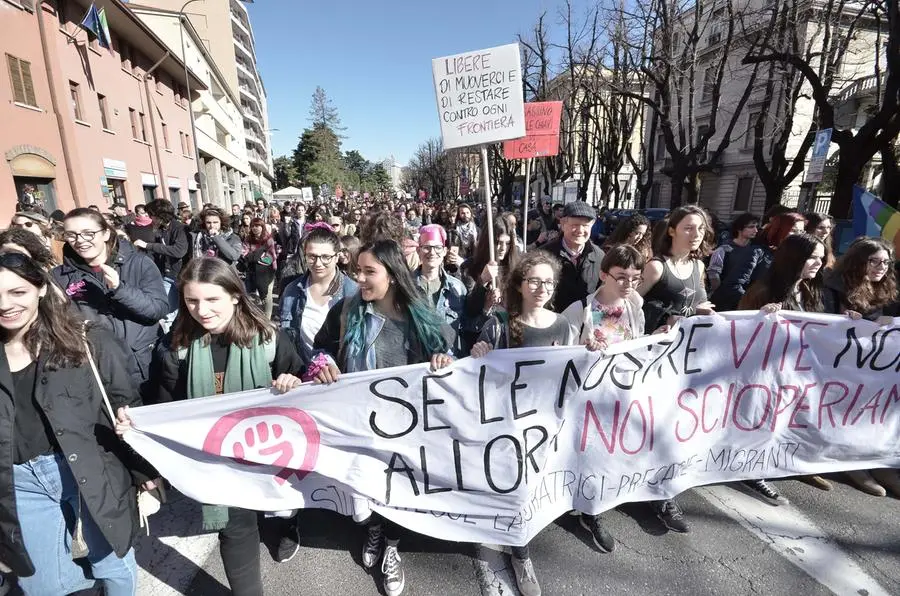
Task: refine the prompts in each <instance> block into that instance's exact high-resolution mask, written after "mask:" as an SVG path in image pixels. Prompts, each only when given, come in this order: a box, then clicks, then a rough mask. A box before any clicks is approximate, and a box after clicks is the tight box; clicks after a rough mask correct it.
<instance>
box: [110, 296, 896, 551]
mask: <svg viewBox="0 0 900 596" xmlns="http://www.w3.org/2000/svg"><path fill="white" fill-rule="evenodd" d="M894 323H895V324H894V325H889V326H878V325H876V324H875V323H872V322H868V321H850V320H849V319H847V318H845V317H837V316H830V315H814V314H801V313H792V312H791V313H788V312H784V313H780V314H779V315H777V316H776V315H770V316H762V315H759V314H756V313H729V315H727V317H722V316H710V317H693V318H691V319H687V320H684V321H682V322H681V324H680V325H679V326H677V327H676V328H675V329H673V330H672V331H670V332H669V333H668V334H665V335H654V336H648V337H644V338H640V339H637V340H633V341H629V342H624V343H621V344H617V345H615V346H612V347H611V348H610V349H609V350H608V351H607V352H606V353H604V354H600V353H591V352H588V351H587V350H586V349H585V348H583V347H554V348H524V349H516V350H497V351H495V352H492V353H490V354H488V355H487V356H486V357H484V358H482V359H473V358H466V359H463V360H460V361H458V362H455V363H454V364H453V365H451V366H450V367H449V368H446V369H443V370H440V371H436V372H432V371H430V370H429V368H428V365H425V364H422V365H412V366H405V367H399V368H392V369H383V370H374V371H369V372H363V373H356V374H349V375H344V376H342V377H341V378H340V379H339V380H338V382H336V383H334V384H332V385H329V386H323V385H308V384H307V385H303V386H301V387H299V388H297V389H295V390H293V391H291V392H289V393H285V394H281V395H277V394H274V393H273V392H272V391H270V390H267V389H261V390H256V391H247V392H243V393H237V394H231V395H225V396H216V397H208V398H203V399H194V400H189V401H180V402H174V403H169V404H160V405H154V406H146V407H142V408H136V409H133V410H132V411H131V415H132V418H133V421H134V429H133V430H132V431H129V432H128V433H127V434H126V437H125V438H126V440H127V441H128V443H129V444H130V445H131V446H132V447H134V449H136V450H137V451H138V452H139V453H140V454H141V455H143V456H144V457H145V458H147V459H148V460H149V461H150V462H151V463H153V464H154V465H155V466H156V467H157V469H158V470H159V471H160V473H161V474H162V475H163V477H165V478H167V479H168V480H169V481H170V482H171V483H172V484H173V485H174V486H175V487H176V488H177V489H178V490H180V491H181V492H183V493H184V494H186V495H188V496H189V497H191V498H193V499H196V500H197V501H200V502H203V503H210V504H219V505H228V506H233V507H243V508H247V509H256V510H260V511H280V510H285V509H293V508H302V507H317V508H326V509H331V510H333V511H336V512H338V513H340V514H343V515H350V516H353V517H354V518H355V519H357V520H363V519H365V518H366V517H368V516H369V514H370V513H371V511H373V510H374V511H377V512H378V513H380V514H381V515H383V516H384V517H386V518H388V519H391V520H393V521H395V522H396V523H398V524H401V525H403V526H405V527H407V528H410V529H413V530H415V531H417V532H421V533H424V534H428V535H431V536H434V537H437V538H442V539H447V540H456V541H470V542H486V543H495V544H508V545H522V544H525V543H527V542H528V541H529V540H530V539H531V538H532V537H533V536H535V535H536V534H537V533H538V532H540V531H541V529H542V528H543V527H545V526H546V525H548V524H549V523H551V522H552V521H553V520H554V519H555V518H557V517H558V516H560V515H562V514H563V513H565V512H567V511H570V510H573V509H574V510H578V511H582V512H585V513H600V512H602V511H605V510H607V509H610V508H612V507H615V506H616V505H619V504H621V503H624V502H630V501H649V500H657V499H663V498H667V497H672V496H675V495H677V494H679V493H681V492H682V491H684V490H687V489H689V488H691V487H694V486H699V485H705V484H710V483H717V482H729V481H735V480H742V479H751V478H777V477H783V476H792V475H797V474H821V473H828V472H836V471H842V470H851V469H862V468H876V467H900V374H898V373H900V326H898V325H897V323H900V320H895V321H894Z"/></svg>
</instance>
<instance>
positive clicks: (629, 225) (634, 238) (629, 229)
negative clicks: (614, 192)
mask: <svg viewBox="0 0 900 596" xmlns="http://www.w3.org/2000/svg"><path fill="white" fill-rule="evenodd" d="M620 244H627V245H629V246H633V247H634V248H636V249H637V250H638V252H640V253H641V254H642V255H643V256H644V260H645V261H649V260H650V259H651V258H652V257H653V249H652V248H651V246H650V220H649V219H647V218H646V217H644V216H643V215H641V214H640V213H637V214H635V215H632V216H631V217H628V218H626V219H623V220H622V221H620V222H619V224H618V225H617V226H616V229H615V230H613V233H612V234H610V235H609V237H608V238H607V239H606V242H604V243H603V247H602V248H603V250H604V252H605V251H608V250H609V249H611V248H613V247H614V246H619V245H620Z"/></svg>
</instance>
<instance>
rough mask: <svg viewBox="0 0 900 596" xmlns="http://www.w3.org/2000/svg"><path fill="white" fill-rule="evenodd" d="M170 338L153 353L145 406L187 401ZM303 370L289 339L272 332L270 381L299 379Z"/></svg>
mask: <svg viewBox="0 0 900 596" xmlns="http://www.w3.org/2000/svg"><path fill="white" fill-rule="evenodd" d="M171 338H172V334H171V333H169V334H167V335H166V336H165V337H163V338H162V339H161V340H159V343H158V344H157V345H156V349H155V350H154V351H153V384H152V387H151V389H150V391H149V393H148V394H147V402H148V403H153V404H157V403H167V402H171V401H180V400H182V399H187V381H188V360H187V358H184V359H179V357H178V351H177V350H173V349H172V346H171V343H170V342H171ZM305 369H306V364H305V363H304V362H303V359H302V358H300V355H299V354H297V350H296V348H295V347H294V342H293V340H292V339H291V337H290V336H289V335H288V334H287V333H286V332H285V331H283V330H278V331H276V336H275V359H274V360H273V361H272V378H273V379H277V378H278V375H280V374H290V375H294V376H295V377H299V376H301V375H302V374H303V373H304V372H305ZM260 389H261V387H260Z"/></svg>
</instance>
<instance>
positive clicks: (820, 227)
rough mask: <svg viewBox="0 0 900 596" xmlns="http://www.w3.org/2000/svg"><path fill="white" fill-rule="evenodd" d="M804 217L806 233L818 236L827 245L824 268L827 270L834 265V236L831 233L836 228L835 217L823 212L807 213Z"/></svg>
mask: <svg viewBox="0 0 900 596" xmlns="http://www.w3.org/2000/svg"><path fill="white" fill-rule="evenodd" d="M804 217H805V218H806V233H807V234H812V235H813V236H816V237H817V238H818V239H819V240H821V241H822V244H823V245H824V246H825V263H823V265H822V268H823V269H825V270H826V271H827V270H829V269H831V268H832V267H834V259H835V257H834V246H833V244H834V237H833V236H832V235H831V232H832V230H834V219H833V218H832V217H831V216H830V215H826V214H823V213H807V214H805V216H804Z"/></svg>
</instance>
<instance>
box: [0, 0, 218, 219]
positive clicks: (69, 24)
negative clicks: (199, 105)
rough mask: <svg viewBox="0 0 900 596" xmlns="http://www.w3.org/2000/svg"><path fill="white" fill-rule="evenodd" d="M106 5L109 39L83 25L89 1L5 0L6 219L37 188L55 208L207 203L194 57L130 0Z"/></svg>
mask: <svg viewBox="0 0 900 596" xmlns="http://www.w3.org/2000/svg"><path fill="white" fill-rule="evenodd" d="M95 4H96V5H97V7H98V8H100V7H103V8H105V9H106V16H107V19H108V23H109V29H110V32H111V35H112V47H111V48H109V49H106V48H103V47H101V46H100V44H99V43H98V41H97V40H96V39H95V38H94V37H92V36H89V34H88V33H87V31H85V29H83V28H82V27H81V26H80V25H79V24H80V23H81V21H82V19H83V18H84V15H85V13H86V12H87V10H88V7H89V5H90V3H89V2H88V1H87V0H43V1H40V0H35V1H31V0H0V52H2V54H3V58H4V63H5V66H6V73H5V76H3V75H0V122H3V127H0V151H2V152H3V153H2V154H3V156H4V158H5V160H6V164H5V167H2V168H0V196H3V197H7V198H6V199H4V200H3V201H0V222H3V221H8V220H9V217H10V216H11V214H12V212H13V210H14V209H15V203H16V201H14V200H10V199H11V198H12V197H17V198H21V197H22V196H23V195H24V194H26V193H27V194H29V195H31V196H34V197H35V198H37V199H38V200H40V201H42V202H43V206H44V209H45V210H46V211H48V212H52V211H53V210H55V209H62V210H63V211H67V210H69V209H72V208H74V207H76V206H89V205H97V206H101V207H102V206H106V205H110V204H111V203H112V202H113V201H114V200H124V201H125V202H126V203H128V205H129V206H133V205H135V204H138V203H144V202H146V201H148V200H151V199H154V198H167V199H171V200H172V201H193V202H195V201H196V195H197V184H196V181H195V176H194V175H195V173H196V171H197V164H196V162H195V158H194V138H193V136H192V135H191V124H190V117H189V114H188V107H189V100H188V98H187V97H186V96H185V93H186V92H185V87H184V67H183V64H182V63H181V61H180V60H179V59H178V57H177V56H175V55H173V54H172V53H171V52H169V51H168V49H167V47H166V45H165V44H164V43H163V42H162V40H160V38H159V37H157V36H156V35H155V34H154V33H153V32H152V31H151V30H150V29H149V28H148V27H147V26H146V25H145V24H144V23H142V22H141V21H140V20H139V19H137V17H135V15H134V14H133V13H131V11H129V10H128V8H127V7H126V6H125V5H124V4H123V3H122V2H121V1H120V0H101V1H98V2H96V3H95ZM190 84H191V88H192V89H197V90H205V89H206V86H205V84H204V82H203V81H202V80H200V79H198V78H196V77H194V76H191V81H190Z"/></svg>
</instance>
